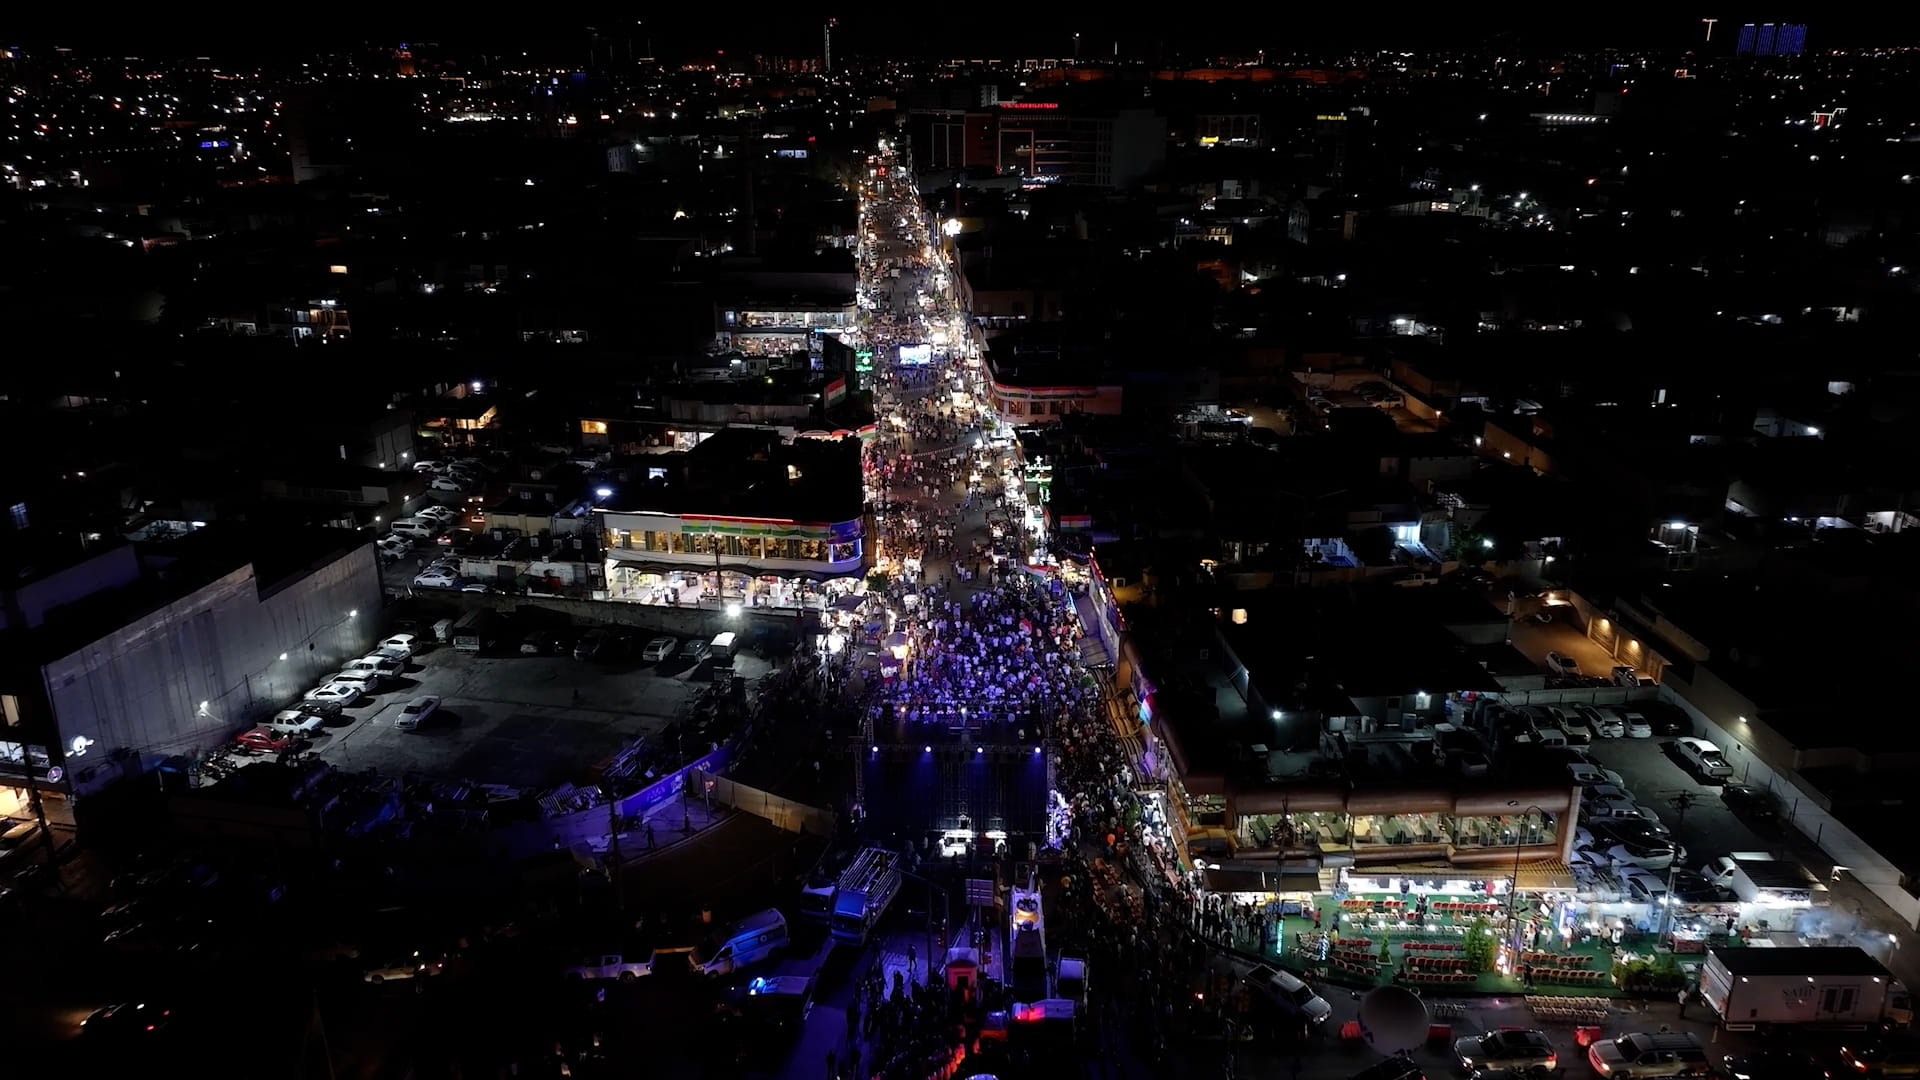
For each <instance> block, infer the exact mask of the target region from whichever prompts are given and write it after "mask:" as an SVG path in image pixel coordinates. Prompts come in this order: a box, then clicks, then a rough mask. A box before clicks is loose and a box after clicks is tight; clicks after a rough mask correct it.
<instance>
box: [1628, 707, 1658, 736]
mask: <svg viewBox="0 0 1920 1080" xmlns="http://www.w3.org/2000/svg"><path fill="white" fill-rule="evenodd" d="M1620 722H1621V723H1623V724H1625V725H1626V726H1627V738H1629V739H1651V738H1653V725H1652V724H1651V723H1649V722H1648V721H1647V718H1646V717H1644V716H1642V715H1640V714H1639V713H1637V712H1634V711H1633V710H1632V709H1628V710H1627V711H1625V712H1623V713H1621V714H1620Z"/></svg>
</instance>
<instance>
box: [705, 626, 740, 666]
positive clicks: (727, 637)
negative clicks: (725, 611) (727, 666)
mask: <svg viewBox="0 0 1920 1080" xmlns="http://www.w3.org/2000/svg"><path fill="white" fill-rule="evenodd" d="M733 642H734V635H733V631H731V630H722V631H721V632H719V633H717V634H715V635H713V641H712V642H711V643H710V644H708V646H707V648H708V650H709V651H711V652H712V653H713V658H714V660H715V661H717V662H719V663H723V664H724V663H728V662H730V661H731V660H732V659H733Z"/></svg>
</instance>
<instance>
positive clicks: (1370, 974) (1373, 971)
mask: <svg viewBox="0 0 1920 1080" xmlns="http://www.w3.org/2000/svg"><path fill="white" fill-rule="evenodd" d="M1331 963H1332V964H1333V966H1334V967H1335V968H1336V969H1338V970H1340V971H1344V972H1346V973H1347V974H1349V975H1364V976H1366V977H1367V978H1369V979H1377V978H1379V977H1380V965H1379V964H1378V963H1374V962H1369V963H1365V964H1359V963H1355V962H1353V961H1352V960H1342V959H1341V958H1339V957H1337V956H1336V957H1333V959H1332V960H1331Z"/></svg>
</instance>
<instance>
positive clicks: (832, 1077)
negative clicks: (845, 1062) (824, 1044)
mask: <svg viewBox="0 0 1920 1080" xmlns="http://www.w3.org/2000/svg"><path fill="white" fill-rule="evenodd" d="M839 1064H840V1060H839V1058H838V1057H836V1056H835V1055H834V1052H833V1050H832V1049H831V1048H829V1049H828V1050H827V1080H839V1076H840V1072H839V1070H838V1069H837V1068H835V1066H837V1065H839Z"/></svg>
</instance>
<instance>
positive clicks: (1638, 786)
mask: <svg viewBox="0 0 1920 1080" xmlns="http://www.w3.org/2000/svg"><path fill="white" fill-rule="evenodd" d="M1672 741H1673V740H1672V739H1670V738H1654V739H1599V740H1596V741H1595V742H1594V743H1593V745H1591V746H1589V747H1587V748H1586V749H1587V750H1588V751H1589V752H1590V753H1591V754H1592V755H1593V757H1594V758H1595V759H1596V760H1598V761H1599V762H1601V764H1603V765H1605V766H1606V767H1607V768H1609V769H1612V770H1613V771H1615V772H1617V773H1619V774H1620V777H1621V779H1623V780H1625V781H1626V782H1627V787H1628V788H1629V789H1631V790H1632V791H1633V793H1634V795H1635V796H1636V797H1637V798H1638V800H1639V802H1640V803H1641V805H1643V806H1648V807H1651V808H1652V809H1654V810H1656V811H1658V812H1659V814H1660V820H1662V821H1664V822H1666V824H1667V827H1668V828H1671V829H1673V830H1674V832H1675V834H1676V835H1678V836H1679V837H1680V842H1681V843H1682V844H1685V845H1686V848H1687V861H1688V863H1689V864H1690V865H1698V864H1699V862H1700V861H1701V860H1703V859H1710V858H1713V857H1715V856H1718V855H1725V854H1727V853H1729V852H1734V851H1770V852H1775V853H1780V852H1781V848H1782V837H1781V836H1780V834H1779V833H1777V832H1773V833H1767V834H1764V835H1763V834H1761V833H1759V832H1756V831H1755V830H1754V829H1753V827H1752V826H1750V825H1748V824H1747V822H1746V821H1745V820H1743V819H1741V818H1738V817H1735V816H1734V815H1733V813H1732V811H1730V810H1728V809H1727V805H1726V804H1725V803H1723V802H1721V801H1720V785H1718V784H1706V783H1702V782H1701V781H1699V780H1697V779H1695V778H1694V776H1693V774H1692V773H1690V772H1688V771H1687V770H1685V769H1683V768H1681V767H1680V765H1679V764H1678V763H1676V762H1675V761H1674V760H1673V758H1672V757H1671V756H1669V755H1668V753H1667V751H1666V749H1665V746H1666V744H1667V743H1669V742H1672ZM1738 767H1739V766H1738V765H1737V764H1736V765H1735V768H1738ZM1733 779H1734V780H1736V781H1738V780H1739V779H1740V778H1739V776H1738V775H1736V776H1735V777H1734V778H1733ZM1681 794H1692V795H1693V796H1694V799H1693V805H1692V806H1691V807H1690V808H1689V809H1688V810H1687V813H1686V817H1685V819H1684V820H1683V819H1682V818H1681V816H1680V812H1679V811H1678V810H1677V809H1676V808H1675V807H1674V799H1675V797H1677V796H1679V795H1681Z"/></svg>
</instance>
